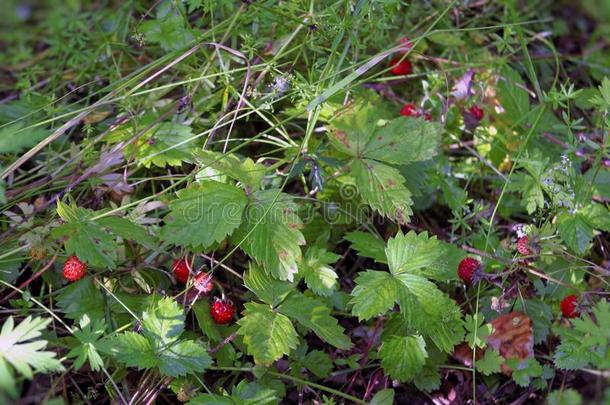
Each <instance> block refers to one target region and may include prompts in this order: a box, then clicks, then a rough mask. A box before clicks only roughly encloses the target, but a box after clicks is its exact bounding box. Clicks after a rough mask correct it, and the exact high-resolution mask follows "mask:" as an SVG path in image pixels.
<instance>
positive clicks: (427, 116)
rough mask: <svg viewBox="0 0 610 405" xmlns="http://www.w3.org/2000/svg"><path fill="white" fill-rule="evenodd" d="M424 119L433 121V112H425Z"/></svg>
mask: <svg viewBox="0 0 610 405" xmlns="http://www.w3.org/2000/svg"><path fill="white" fill-rule="evenodd" d="M424 119H425V120H426V121H432V114H430V113H424Z"/></svg>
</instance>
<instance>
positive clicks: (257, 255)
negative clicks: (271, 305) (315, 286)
mask: <svg viewBox="0 0 610 405" xmlns="http://www.w3.org/2000/svg"><path fill="white" fill-rule="evenodd" d="M297 210H298V206H297V205H296V204H295V203H294V202H293V201H292V198H291V197H290V196H288V195H286V194H283V193H280V192H279V191H278V190H264V191H258V192H256V193H254V201H252V202H251V203H250V204H249V205H248V207H247V209H246V213H245V217H244V221H243V223H242V224H241V226H240V228H239V229H238V231H237V232H236V233H235V235H233V237H232V240H233V242H234V243H235V244H240V243H241V248H242V249H243V250H244V252H246V253H247V254H248V255H249V256H251V257H253V258H254V259H255V260H256V262H257V263H259V264H260V265H261V266H262V267H263V268H264V269H265V270H266V271H267V272H269V273H270V274H272V275H273V276H274V277H276V278H279V279H280V280H288V281H293V279H294V275H295V274H296V273H297V261H299V260H301V247H300V245H304V244H305V238H304V237H303V234H302V233H301V231H300V230H299V229H300V228H301V227H302V222H301V219H300V218H299V216H298V215H297Z"/></svg>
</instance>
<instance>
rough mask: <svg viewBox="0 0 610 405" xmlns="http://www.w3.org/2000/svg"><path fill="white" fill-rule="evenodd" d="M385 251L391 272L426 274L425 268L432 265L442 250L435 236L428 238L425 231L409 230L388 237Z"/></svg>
mask: <svg viewBox="0 0 610 405" xmlns="http://www.w3.org/2000/svg"><path fill="white" fill-rule="evenodd" d="M385 253H386V257H387V258H388V266H389V267H390V271H391V272H392V273H393V274H402V273H409V274H421V275H426V273H427V272H426V271H425V270H426V268H429V267H431V266H434V265H435V264H436V262H437V261H438V259H439V256H440V255H441V254H442V253H443V252H442V251H441V249H440V242H439V241H438V240H437V239H436V237H432V238H428V233H426V232H422V233H420V234H419V235H418V234H416V233H415V232H413V231H411V232H409V233H407V234H406V235H403V234H402V233H398V234H397V235H396V236H395V237H393V238H390V239H389V240H388V244H387V248H386V249H385Z"/></svg>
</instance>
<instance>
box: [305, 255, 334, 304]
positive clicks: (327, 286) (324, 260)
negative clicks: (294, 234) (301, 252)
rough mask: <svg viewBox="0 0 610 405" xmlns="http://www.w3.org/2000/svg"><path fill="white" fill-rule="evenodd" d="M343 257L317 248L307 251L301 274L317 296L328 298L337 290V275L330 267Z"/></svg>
mask: <svg viewBox="0 0 610 405" xmlns="http://www.w3.org/2000/svg"><path fill="white" fill-rule="evenodd" d="M340 257H341V256H339V255H336V254H334V253H331V252H328V251H327V250H326V249H321V248H319V247H317V246H312V247H310V248H309V249H307V252H306V253H305V258H304V259H303V264H302V265H301V267H300V269H299V274H300V275H301V276H303V279H304V280H305V282H306V283H307V286H308V287H309V288H310V289H311V290H312V291H313V292H315V293H316V294H318V295H321V296H324V297H328V296H330V295H332V293H333V291H335V290H336V289H337V273H335V269H333V268H332V267H330V266H329V264H332V263H334V262H336V261H337V260H339V258H340Z"/></svg>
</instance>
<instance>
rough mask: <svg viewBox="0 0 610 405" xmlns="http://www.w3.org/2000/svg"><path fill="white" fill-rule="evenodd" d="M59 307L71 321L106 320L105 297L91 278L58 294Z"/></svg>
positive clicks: (65, 288) (72, 284)
mask: <svg viewBox="0 0 610 405" xmlns="http://www.w3.org/2000/svg"><path fill="white" fill-rule="evenodd" d="M57 306H58V307H59V308H61V310H62V312H63V313H64V314H66V317H67V318H70V319H81V318H82V317H83V315H87V316H89V317H90V318H91V319H104V315H105V314H104V297H103V296H102V294H101V293H100V291H99V290H98V289H97V288H96V287H95V284H94V283H93V280H92V279H91V278H83V279H81V280H78V281H77V282H75V283H71V284H69V285H68V286H66V287H64V288H63V289H61V290H60V291H59V293H58V294H57Z"/></svg>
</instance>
